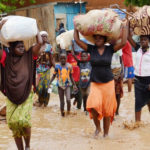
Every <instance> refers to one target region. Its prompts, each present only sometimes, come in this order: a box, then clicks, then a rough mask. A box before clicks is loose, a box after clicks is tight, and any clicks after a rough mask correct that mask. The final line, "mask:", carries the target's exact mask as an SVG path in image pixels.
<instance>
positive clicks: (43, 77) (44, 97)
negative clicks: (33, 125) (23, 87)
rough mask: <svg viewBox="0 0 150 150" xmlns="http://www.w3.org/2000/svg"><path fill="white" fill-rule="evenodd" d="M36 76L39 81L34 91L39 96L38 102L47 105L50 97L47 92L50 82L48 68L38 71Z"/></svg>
mask: <svg viewBox="0 0 150 150" xmlns="http://www.w3.org/2000/svg"><path fill="white" fill-rule="evenodd" d="M37 77H38V78H39V81H38V84H37V87H36V93H37V94H38V96H39V103H40V104H44V105H45V106H47V105H48V102H49V97H50V94H49V93H48V92H47V91H48V85H49V83H50V70H47V71H45V72H41V73H38V74H37Z"/></svg>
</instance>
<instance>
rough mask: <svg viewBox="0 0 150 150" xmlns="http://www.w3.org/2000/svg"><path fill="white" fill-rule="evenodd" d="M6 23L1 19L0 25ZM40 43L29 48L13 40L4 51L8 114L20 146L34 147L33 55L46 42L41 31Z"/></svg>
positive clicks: (2, 58) (38, 39)
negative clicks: (32, 117) (32, 144)
mask: <svg viewBox="0 0 150 150" xmlns="http://www.w3.org/2000/svg"><path fill="white" fill-rule="evenodd" d="M3 23H5V21H4V22H3V20H2V21H1V22H0V25H1V26H0V29H1V27H2V25H3ZM36 39H37V43H36V44H35V45H34V46H33V47H31V48H30V49H29V50H28V51H26V50H25V46H24V43H23V41H15V42H10V43H9V46H10V47H9V52H6V51H0V60H1V63H2V65H3V67H4V78H3V79H2V81H3V85H2V86H3V89H2V91H3V93H4V94H5V95H6V97H7V99H6V118H7V123H8V126H9V128H10V129H11V130H12V132H13V137H14V139H15V142H16V145H17V147H18V150H24V147H23V138H24V141H25V150H29V149H30V138H31V111H32V105H33V101H32V97H33V88H32V84H33V76H34V75H33V72H34V71H33V70H34V68H33V56H37V55H38V52H39V50H40V48H41V45H42V38H41V36H40V34H39V33H38V34H37V36H36Z"/></svg>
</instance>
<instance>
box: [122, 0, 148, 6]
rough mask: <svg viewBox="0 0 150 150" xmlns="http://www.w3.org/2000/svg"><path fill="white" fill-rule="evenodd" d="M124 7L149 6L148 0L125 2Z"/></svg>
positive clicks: (126, 0)
mask: <svg viewBox="0 0 150 150" xmlns="http://www.w3.org/2000/svg"><path fill="white" fill-rule="evenodd" d="M125 5H126V6H129V5H133V6H140V7H141V6H144V5H150V0H125Z"/></svg>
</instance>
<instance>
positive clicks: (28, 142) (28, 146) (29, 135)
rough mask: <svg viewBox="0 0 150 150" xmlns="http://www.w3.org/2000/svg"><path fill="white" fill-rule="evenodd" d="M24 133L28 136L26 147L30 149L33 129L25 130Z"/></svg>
mask: <svg viewBox="0 0 150 150" xmlns="http://www.w3.org/2000/svg"><path fill="white" fill-rule="evenodd" d="M24 132H25V135H26V136H24V141H25V147H26V148H30V139H31V128H25V129H24Z"/></svg>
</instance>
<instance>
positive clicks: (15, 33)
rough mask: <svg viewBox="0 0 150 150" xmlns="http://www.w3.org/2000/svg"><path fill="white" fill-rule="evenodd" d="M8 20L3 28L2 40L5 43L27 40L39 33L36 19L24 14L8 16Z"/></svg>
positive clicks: (0, 36)
mask: <svg viewBox="0 0 150 150" xmlns="http://www.w3.org/2000/svg"><path fill="white" fill-rule="evenodd" d="M4 19H7V22H6V23H5V24H4V25H3V26H2V28H1V34H0V40H1V41H2V42H3V43H8V42H14V41H18V40H19V41H25V40H29V39H31V38H33V37H35V36H36V35H37V33H38V28H37V23H36V20H35V19H33V18H29V17H22V16H8V17H5V18H4Z"/></svg>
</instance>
